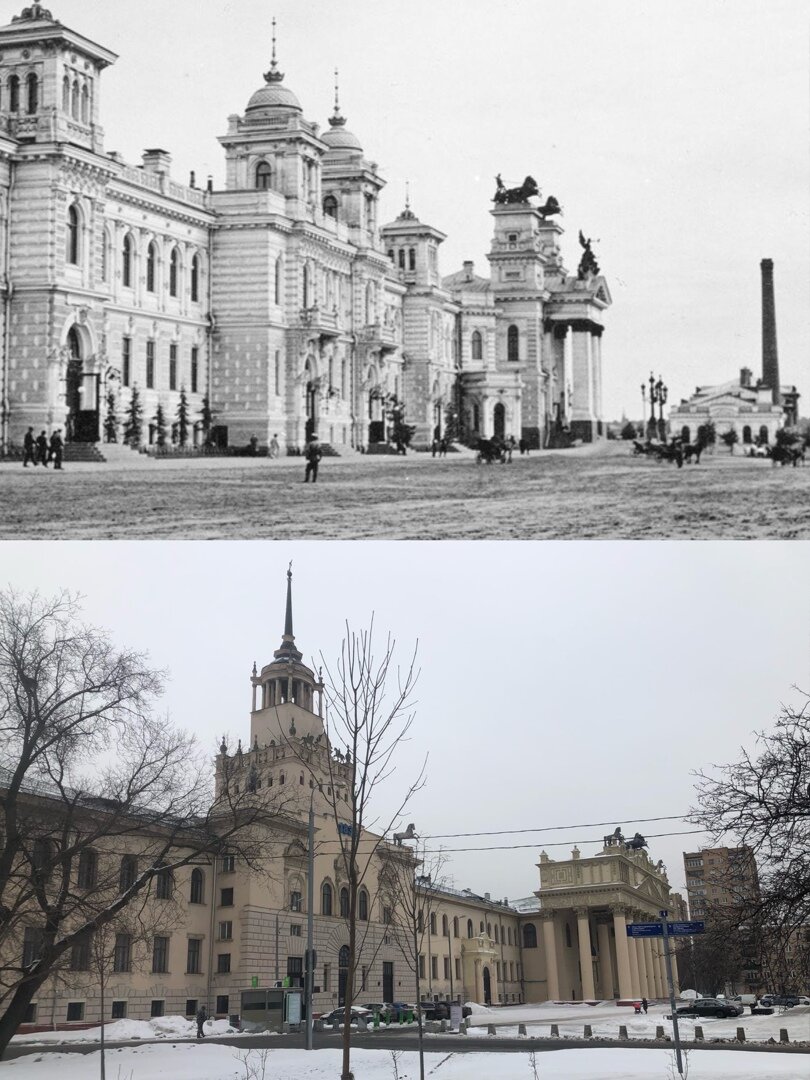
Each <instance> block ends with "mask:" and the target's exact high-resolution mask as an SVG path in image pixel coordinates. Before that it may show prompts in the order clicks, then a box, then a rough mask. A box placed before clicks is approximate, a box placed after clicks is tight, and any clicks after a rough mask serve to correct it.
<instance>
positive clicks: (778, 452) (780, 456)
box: [771, 443, 805, 469]
mask: <svg viewBox="0 0 810 1080" xmlns="http://www.w3.org/2000/svg"><path fill="white" fill-rule="evenodd" d="M804 453H805V447H804V446H803V445H795V444H794V445H792V446H785V445H784V444H779V443H777V445H776V446H774V447H772V448H771V461H772V462H773V464H774V465H787V463H788V462H790V464H791V465H792V466H793V468H794V469H795V468H796V466H797V465H798V464H799V462H801V463H802V464H804V460H805V457H804Z"/></svg>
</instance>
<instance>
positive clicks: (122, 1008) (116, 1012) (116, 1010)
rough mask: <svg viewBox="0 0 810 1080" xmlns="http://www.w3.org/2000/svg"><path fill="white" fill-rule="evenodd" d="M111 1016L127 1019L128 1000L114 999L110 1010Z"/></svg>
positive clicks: (115, 1018) (114, 1018)
mask: <svg viewBox="0 0 810 1080" xmlns="http://www.w3.org/2000/svg"><path fill="white" fill-rule="evenodd" d="M110 1016H111V1017H112V1019H113V1020H125V1019H126V1016H127V1003H126V1001H114V1002H113V1003H112V1009H111V1010H110Z"/></svg>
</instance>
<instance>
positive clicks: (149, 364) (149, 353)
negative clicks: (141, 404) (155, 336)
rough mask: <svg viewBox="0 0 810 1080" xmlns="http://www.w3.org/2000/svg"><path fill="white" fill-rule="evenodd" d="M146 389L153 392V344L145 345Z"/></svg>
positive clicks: (152, 342)
mask: <svg viewBox="0 0 810 1080" xmlns="http://www.w3.org/2000/svg"><path fill="white" fill-rule="evenodd" d="M146 387H147V389H148V390H153V389H154V387H155V343H154V341H147V343H146Z"/></svg>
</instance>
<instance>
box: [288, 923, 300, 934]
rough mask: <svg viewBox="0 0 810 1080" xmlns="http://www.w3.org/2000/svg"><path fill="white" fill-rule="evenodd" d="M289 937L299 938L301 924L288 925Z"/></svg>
mask: <svg viewBox="0 0 810 1080" xmlns="http://www.w3.org/2000/svg"><path fill="white" fill-rule="evenodd" d="M290 937H301V923H300V922H294V923H290Z"/></svg>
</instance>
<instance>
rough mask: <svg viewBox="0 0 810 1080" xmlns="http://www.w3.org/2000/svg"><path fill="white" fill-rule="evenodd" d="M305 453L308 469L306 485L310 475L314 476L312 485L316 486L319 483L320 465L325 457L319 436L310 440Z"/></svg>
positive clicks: (305, 471) (305, 472) (305, 477)
mask: <svg viewBox="0 0 810 1080" xmlns="http://www.w3.org/2000/svg"><path fill="white" fill-rule="evenodd" d="M304 453H305V455H306V459H307V467H306V469H305V470H304V483H305V484H307V483H309V477H310V474H312V483H313V484H315V483H317V481H318V464H319V462H320V460H321V458H322V457H323V453H322V451H321V444H320V443H319V442H318V436H317V435H313V436H312V437H311V438H310V440H309V442H308V443H307V448H306V450H305V451H304Z"/></svg>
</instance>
